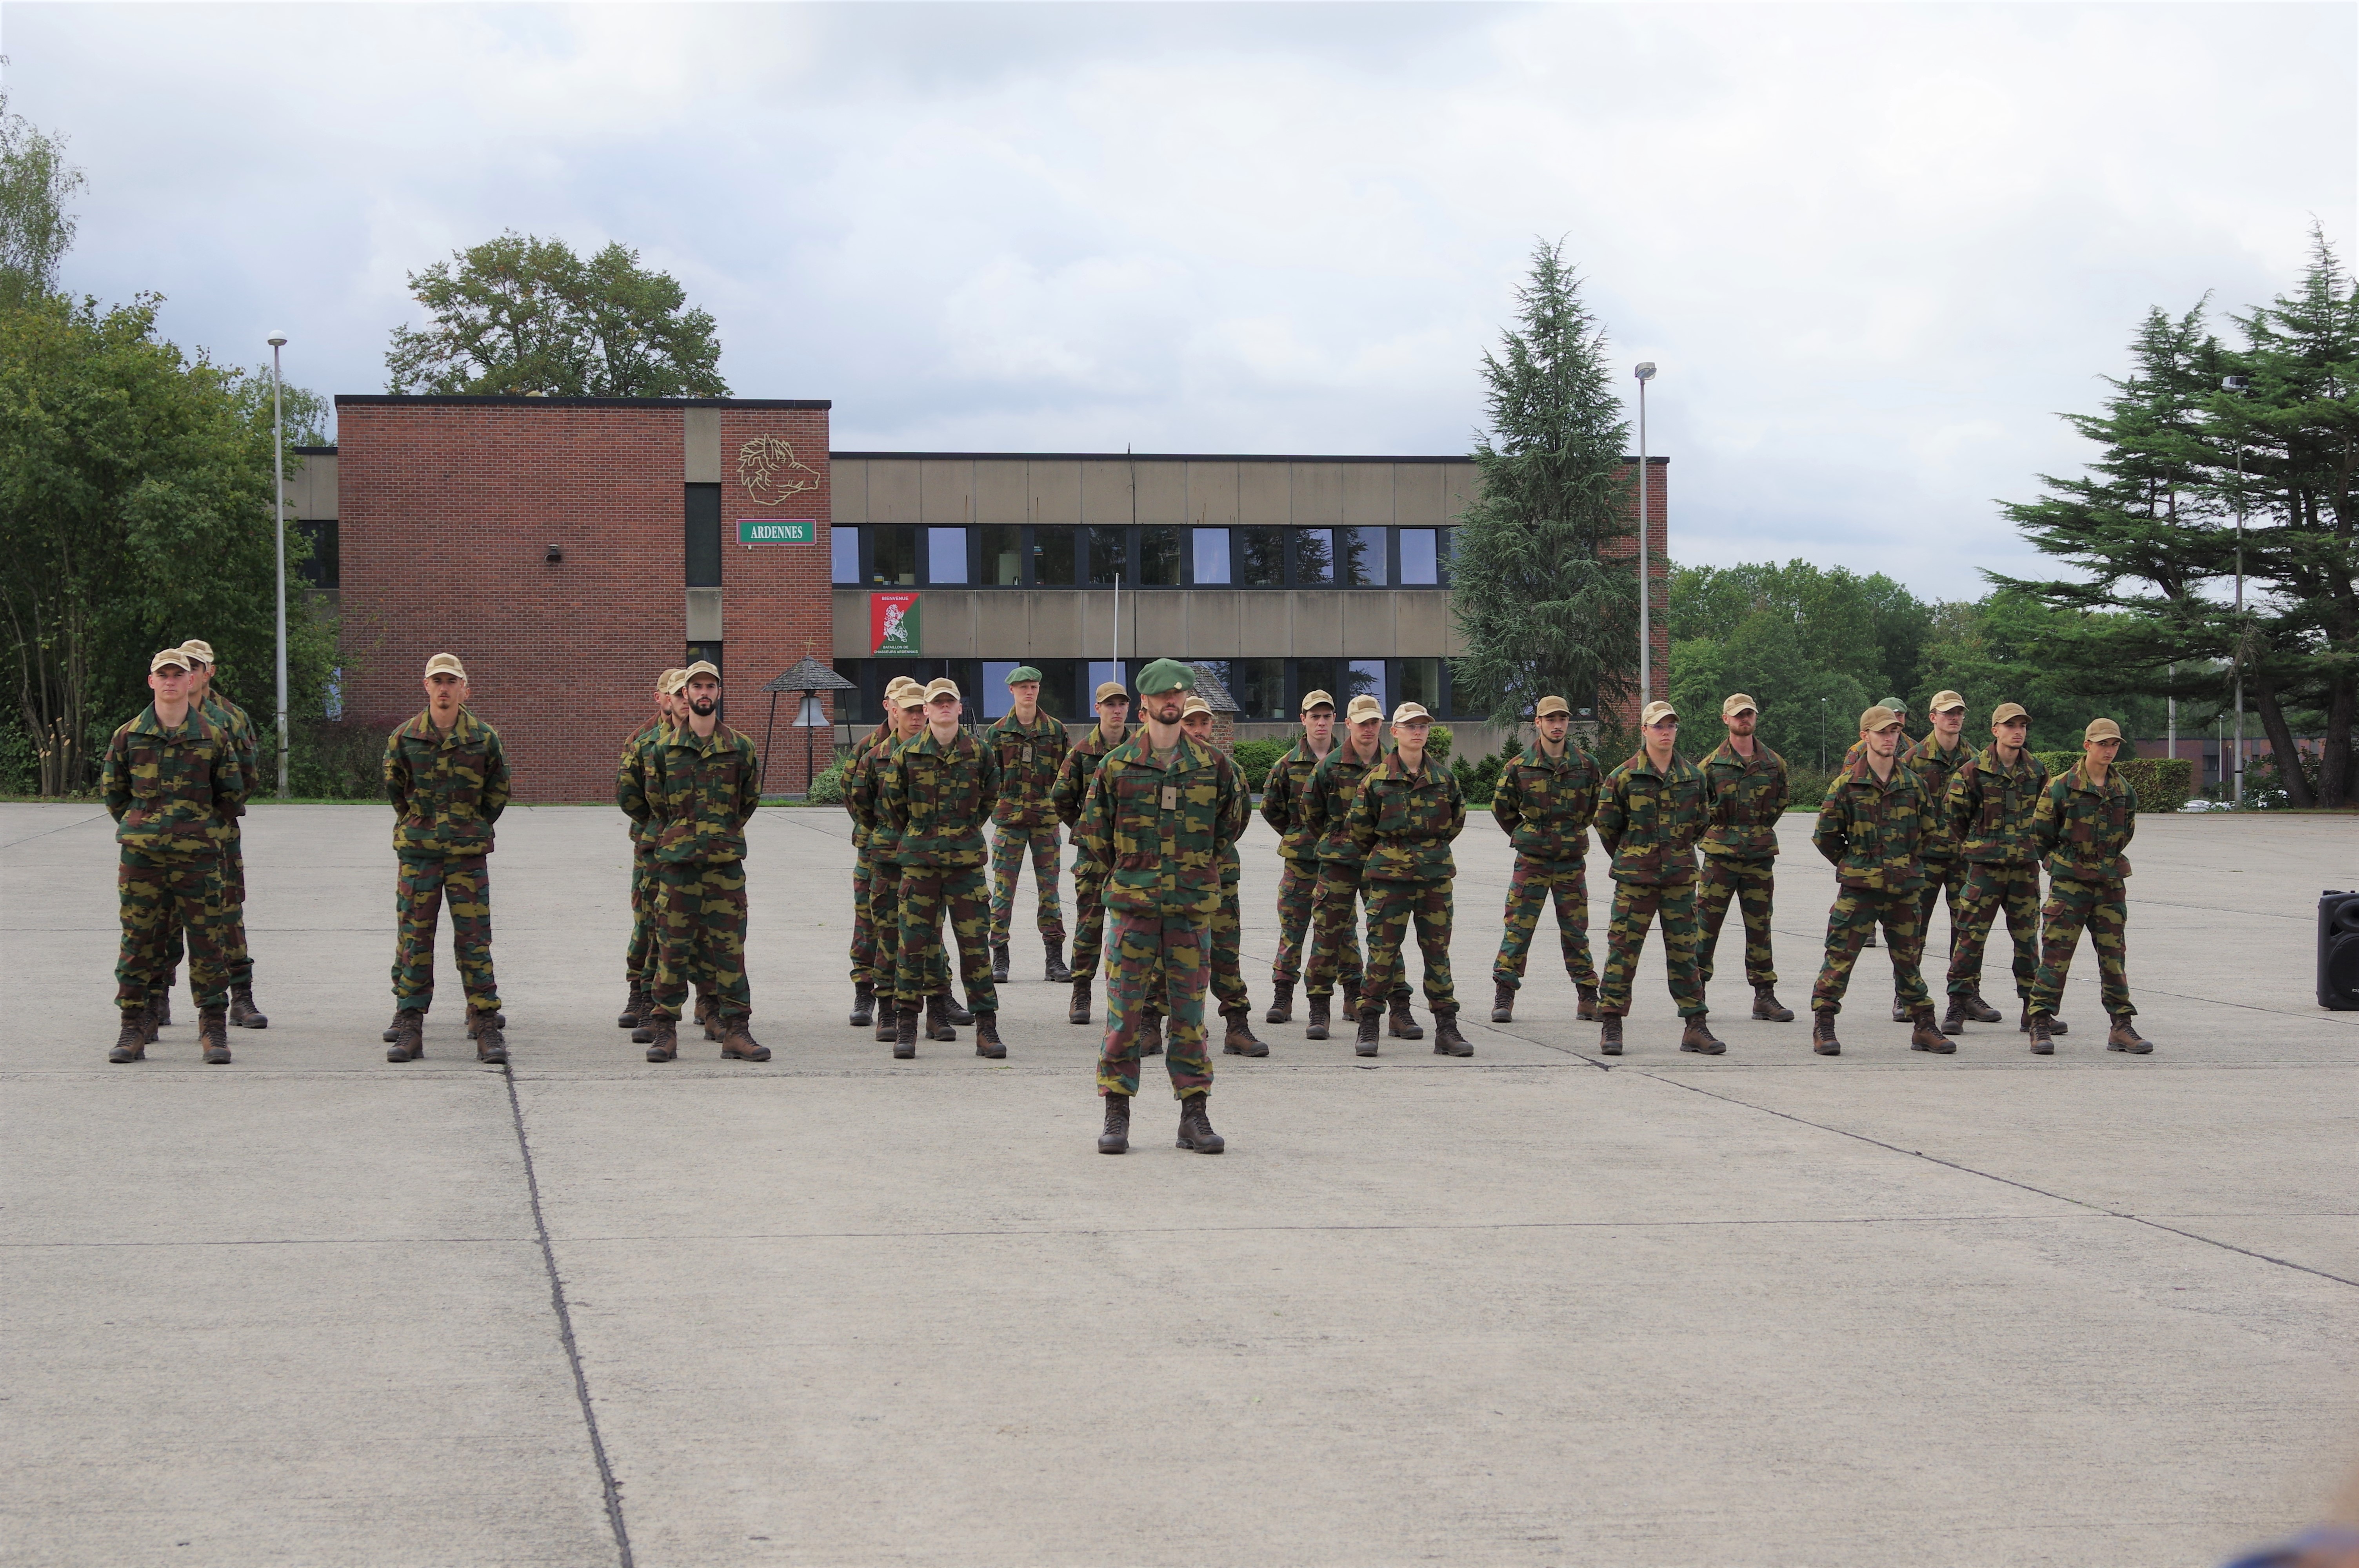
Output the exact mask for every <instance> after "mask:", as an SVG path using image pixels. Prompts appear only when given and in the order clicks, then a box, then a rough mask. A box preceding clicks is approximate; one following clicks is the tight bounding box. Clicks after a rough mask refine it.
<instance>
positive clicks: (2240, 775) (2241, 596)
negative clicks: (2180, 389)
mask: <svg viewBox="0 0 2359 1568" xmlns="http://www.w3.org/2000/svg"><path fill="white" fill-rule="evenodd" d="M2252 384H2253V378H2252V377H2250V376H2248V375H2231V376H2224V377H2223V378H2222V379H2221V382H2220V385H2221V387H2222V388H2223V390H2225V391H2228V392H2233V393H2234V394H2236V395H2238V396H2242V395H2244V392H2245V388H2246V387H2248V386H2250V385H2252ZM2235 628H2236V652H2235V666H2234V667H2235V671H2236V793H2235V800H2236V804H2237V805H2238V806H2242V805H2244V804H2245V430H2244V427H2243V426H2242V425H2239V426H2238V427H2236V614H2235Z"/></svg>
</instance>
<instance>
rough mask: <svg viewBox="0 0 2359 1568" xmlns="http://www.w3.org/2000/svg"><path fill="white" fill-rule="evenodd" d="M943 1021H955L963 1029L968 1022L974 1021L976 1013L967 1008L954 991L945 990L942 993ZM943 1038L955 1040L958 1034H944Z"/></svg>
mask: <svg viewBox="0 0 2359 1568" xmlns="http://www.w3.org/2000/svg"><path fill="white" fill-rule="evenodd" d="M942 1022H944V1023H954V1024H956V1025H958V1026H959V1027H960V1028H961V1029H964V1028H965V1027H966V1026H967V1025H968V1024H970V1023H973V1022H974V1014H973V1013H972V1012H969V1011H967V1010H966V1007H965V1005H964V1004H963V1003H962V1002H961V1001H960V1000H959V999H958V997H957V996H956V995H955V994H954V993H952V992H951V991H944V992H943V993H942ZM943 1038H944V1039H946V1040H955V1039H957V1038H958V1036H957V1035H955V1034H948V1035H944V1036H943Z"/></svg>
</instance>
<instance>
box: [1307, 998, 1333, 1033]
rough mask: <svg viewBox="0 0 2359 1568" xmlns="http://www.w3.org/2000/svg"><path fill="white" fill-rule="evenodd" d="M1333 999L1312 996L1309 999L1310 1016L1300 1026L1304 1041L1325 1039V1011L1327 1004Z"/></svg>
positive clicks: (1326, 1020) (1326, 1017)
mask: <svg viewBox="0 0 2359 1568" xmlns="http://www.w3.org/2000/svg"><path fill="white" fill-rule="evenodd" d="M1333 1000H1334V999H1333V998H1332V997H1324V996H1314V997H1312V998H1311V999H1310V1017H1309V1018H1308V1019H1306V1020H1305V1021H1304V1022H1303V1025H1302V1037H1303V1038H1304V1039H1305V1040H1324V1039H1326V1038H1327V1023H1328V1018H1329V1014H1328V1011H1327V1010H1328V1006H1329V1004H1330V1003H1331V1002H1332V1001H1333Z"/></svg>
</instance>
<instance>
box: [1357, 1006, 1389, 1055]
mask: <svg viewBox="0 0 2359 1568" xmlns="http://www.w3.org/2000/svg"><path fill="white" fill-rule="evenodd" d="M1384 1027H1385V1016H1384V1014H1383V1013H1380V1012H1364V1013H1362V1014H1361V1015H1360V1037H1359V1038H1358V1039H1357V1040H1354V1041H1353V1042H1352V1054H1353V1055H1354V1056H1373V1055H1375V1054H1376V1041H1377V1038H1378V1036H1380V1035H1381V1034H1383V1033H1384Z"/></svg>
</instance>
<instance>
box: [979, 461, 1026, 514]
mask: <svg viewBox="0 0 2359 1568" xmlns="http://www.w3.org/2000/svg"><path fill="white" fill-rule="evenodd" d="M1030 467H1031V465H1030V464H1029V463H1027V462H1026V461H1025V460H1023V459H1022V458H977V459H976V460H975V462H974V520H975V521H976V522H977V523H983V524H1025V523H1029V522H1030V521H1032V508H1031V502H1032V490H1031V477H1030V474H1029V471H1028V470H1029V469H1030Z"/></svg>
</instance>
